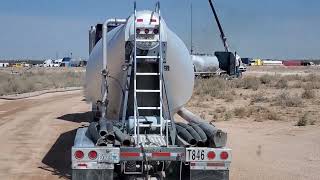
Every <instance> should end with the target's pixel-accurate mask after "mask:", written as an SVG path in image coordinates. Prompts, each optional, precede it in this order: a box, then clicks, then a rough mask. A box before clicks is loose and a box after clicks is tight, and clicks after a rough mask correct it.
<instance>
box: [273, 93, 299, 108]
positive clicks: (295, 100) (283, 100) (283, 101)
mask: <svg viewBox="0 0 320 180" xmlns="http://www.w3.org/2000/svg"><path fill="white" fill-rule="evenodd" d="M302 104H303V101H302V99H301V97H299V96H298V95H293V96H292V95H290V94H289V93H288V92H283V93H281V94H280V95H278V96H276V97H275V98H274V99H273V104H272V105H274V106H282V107H299V106H302Z"/></svg>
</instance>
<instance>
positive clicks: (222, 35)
mask: <svg viewBox="0 0 320 180" xmlns="http://www.w3.org/2000/svg"><path fill="white" fill-rule="evenodd" d="M208 1H209V4H210V7H211V10H212V12H213V15H214V18H215V20H216V23H217V25H218V28H219V31H220V37H221V40H222V43H223V46H224V48H225V51H226V52H229V46H228V43H227V37H226V36H225V34H224V32H223V29H222V26H221V23H220V21H219V17H218V14H217V12H216V10H215V8H214V6H213V3H212V0H208Z"/></svg>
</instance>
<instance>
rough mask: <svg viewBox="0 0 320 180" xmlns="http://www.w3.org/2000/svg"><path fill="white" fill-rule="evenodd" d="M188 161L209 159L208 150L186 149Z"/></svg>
mask: <svg viewBox="0 0 320 180" xmlns="http://www.w3.org/2000/svg"><path fill="white" fill-rule="evenodd" d="M186 161H207V151H206V150H205V149H200V148H188V149H186Z"/></svg>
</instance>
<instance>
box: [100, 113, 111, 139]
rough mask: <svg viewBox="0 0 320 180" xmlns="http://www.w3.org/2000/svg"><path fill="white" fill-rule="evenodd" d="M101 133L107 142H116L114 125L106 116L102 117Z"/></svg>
mask: <svg viewBox="0 0 320 180" xmlns="http://www.w3.org/2000/svg"><path fill="white" fill-rule="evenodd" d="M99 135H100V136H102V137H105V139H106V140H107V142H110V143H114V140H115V136H114V131H113V126H112V123H111V122H110V121H107V120H106V119H104V118H100V120H99Z"/></svg>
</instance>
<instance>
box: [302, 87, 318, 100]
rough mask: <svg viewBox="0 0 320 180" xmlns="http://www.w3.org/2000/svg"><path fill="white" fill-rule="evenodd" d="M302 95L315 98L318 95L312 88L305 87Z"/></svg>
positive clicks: (306, 97)
mask: <svg viewBox="0 0 320 180" xmlns="http://www.w3.org/2000/svg"><path fill="white" fill-rule="evenodd" d="M301 97H302V98H304V99H313V98H315V97H316V93H315V92H314V91H313V90H312V89H305V90H304V91H303V93H302V95H301Z"/></svg>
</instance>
